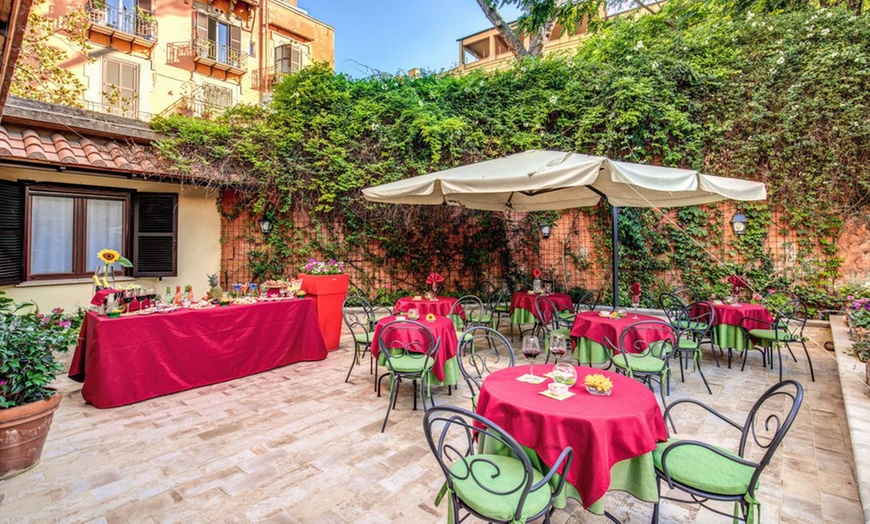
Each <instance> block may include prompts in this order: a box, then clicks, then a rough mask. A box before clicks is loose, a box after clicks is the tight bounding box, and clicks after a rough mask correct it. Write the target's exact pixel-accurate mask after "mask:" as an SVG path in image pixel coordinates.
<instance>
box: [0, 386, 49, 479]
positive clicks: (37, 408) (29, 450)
mask: <svg viewBox="0 0 870 524" xmlns="http://www.w3.org/2000/svg"><path fill="white" fill-rule="evenodd" d="M62 396H63V395H61V393H60V392H57V393H55V394H54V395H52V396H51V397H50V398H48V399H46V400H41V401H39V402H32V403H30V404H25V405H24V406H18V407H14V408H8V409H0V480H4V479H8V478H10V477H14V476H15V475H18V474H19V473H24V472H25V471H27V470H28V469H30V468H32V467H33V466H35V465H37V464H38V463H39V458H40V457H41V456H42V447H43V445H45V438H46V437H47V436H48V429H49V427H51V420H52V418H53V417H54V412H55V411H56V410H57V408H58V406H59V405H60V400H61V397H62Z"/></svg>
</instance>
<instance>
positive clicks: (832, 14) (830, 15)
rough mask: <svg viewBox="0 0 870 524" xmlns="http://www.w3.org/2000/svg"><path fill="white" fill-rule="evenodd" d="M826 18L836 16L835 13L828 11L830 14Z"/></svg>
mask: <svg viewBox="0 0 870 524" xmlns="http://www.w3.org/2000/svg"><path fill="white" fill-rule="evenodd" d="M826 16H827V17H828V18H831V17H832V16H834V13H832V12H830V11H828V14H827V15H826Z"/></svg>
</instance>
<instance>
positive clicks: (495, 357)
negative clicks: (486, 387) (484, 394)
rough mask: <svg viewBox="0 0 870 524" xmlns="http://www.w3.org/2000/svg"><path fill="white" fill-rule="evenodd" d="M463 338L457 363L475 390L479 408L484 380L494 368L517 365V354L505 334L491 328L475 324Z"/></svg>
mask: <svg viewBox="0 0 870 524" xmlns="http://www.w3.org/2000/svg"><path fill="white" fill-rule="evenodd" d="M460 340H461V342H460V343H459V351H457V353H456V363H457V364H458V365H459V372H460V373H462V378H464V379H465V383H466V384H467V385H468V389H469V391H470V392H471V404H472V406H473V407H474V408H475V409H477V396H478V395H479V394H480V384H481V383H482V382H483V379H484V378H486V376H487V375H489V374H490V373H492V372H493V371H497V370H499V369H504V368H507V367H512V366H514V365H516V355H515V354H514V348H513V346H512V345H511V343H510V342H508V340H507V339H506V338H505V336H504V335H502V334H501V333H499V332H498V331H496V330H495V329H493V328H491V327H486V326H474V327H471V328H469V329H468V330H466V331H465V332H464V333H463V334H462V336H461V337H460Z"/></svg>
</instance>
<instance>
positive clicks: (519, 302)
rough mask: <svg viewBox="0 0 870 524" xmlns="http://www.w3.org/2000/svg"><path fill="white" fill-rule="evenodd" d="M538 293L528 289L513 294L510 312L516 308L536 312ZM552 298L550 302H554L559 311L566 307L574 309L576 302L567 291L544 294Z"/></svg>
mask: <svg viewBox="0 0 870 524" xmlns="http://www.w3.org/2000/svg"><path fill="white" fill-rule="evenodd" d="M537 296H538V295H536V294H534V293H529V292H527V291H517V292H516V293H514V294H513V295H511V308H510V313H511V314H513V312H514V309H516V308H522V309H525V310H528V311H531V312H532V314H534V313H535V298H536V297H537ZM544 296H546V297H547V298H549V299H550V302H552V303H553V305H554V306H556V308H557V309H558V310H559V311H564V310H566V309H569V310H570V309H574V303H573V302H571V296H570V295H567V294H565V293H550V294H549V295H544Z"/></svg>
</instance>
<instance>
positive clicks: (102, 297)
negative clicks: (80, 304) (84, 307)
mask: <svg viewBox="0 0 870 524" xmlns="http://www.w3.org/2000/svg"><path fill="white" fill-rule="evenodd" d="M112 293H120V291H119V290H117V289H101V290H99V291H97V292H96V293H94V298H92V299H91V304H93V305H95V306H102V305H103V302H105V301H106V297H107V296H109V295H111V294H112Z"/></svg>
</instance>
